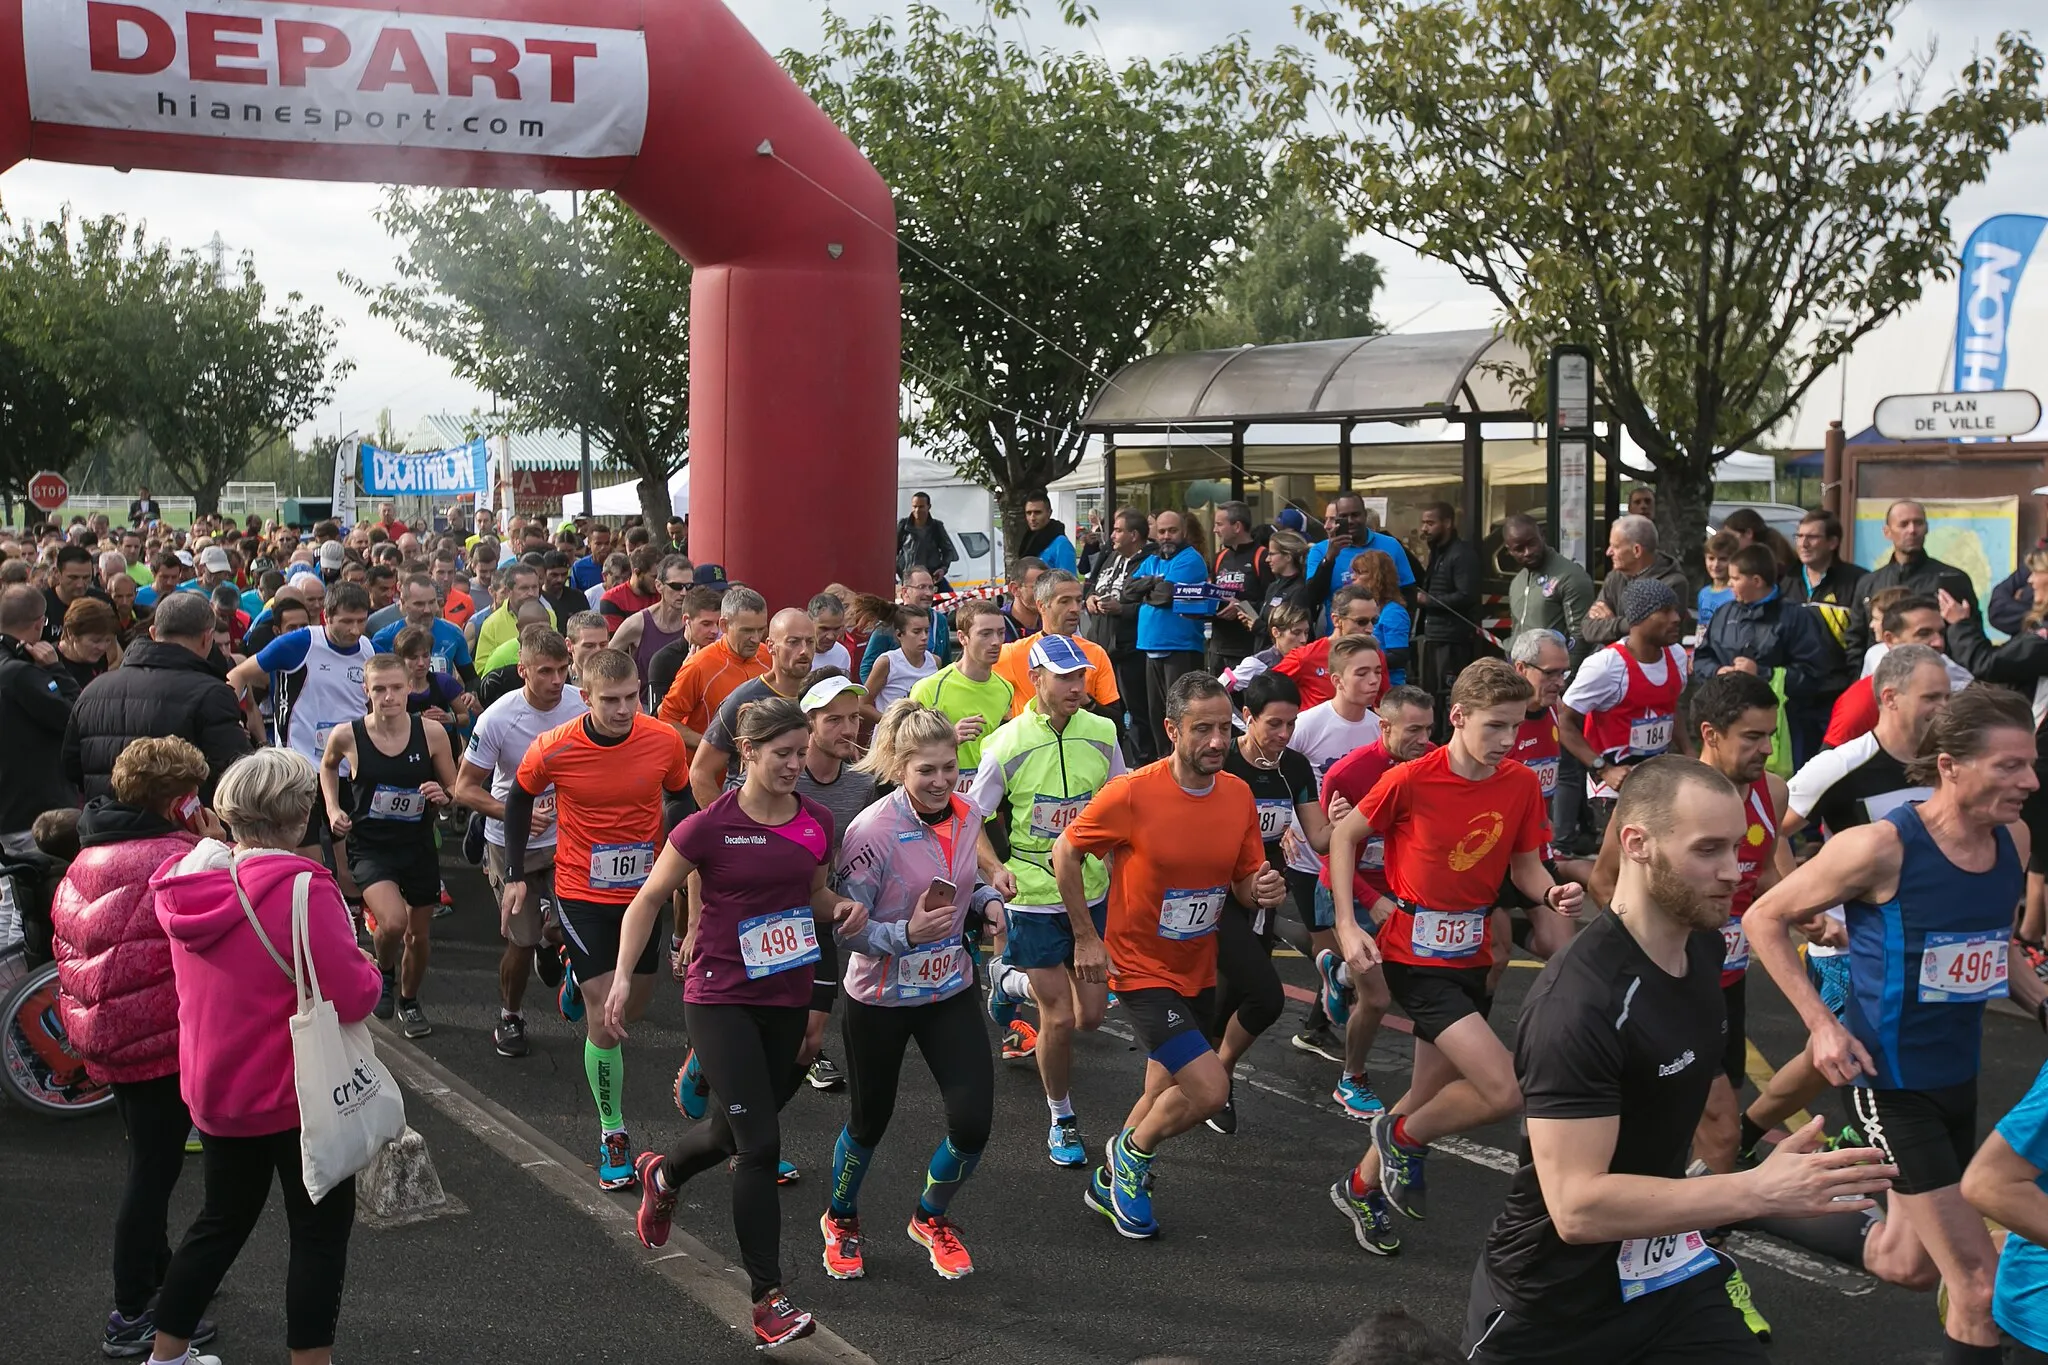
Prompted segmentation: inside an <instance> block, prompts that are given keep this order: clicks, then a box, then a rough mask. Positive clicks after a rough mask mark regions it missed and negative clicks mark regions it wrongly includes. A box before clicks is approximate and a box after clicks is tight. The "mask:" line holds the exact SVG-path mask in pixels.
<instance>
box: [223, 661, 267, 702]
mask: <svg viewBox="0 0 2048 1365" xmlns="http://www.w3.org/2000/svg"><path fill="white" fill-rule="evenodd" d="M228 686H229V687H232V688H234V689H235V690H236V691H237V692H246V693H248V694H249V695H250V696H252V697H260V696H262V695H263V694H264V693H265V692H268V691H269V690H270V674H268V673H266V672H265V671H264V670H263V665H262V664H260V663H258V662H257V661H256V658H255V656H254V655H251V656H250V657H249V658H246V659H244V660H242V662H240V663H238V664H236V665H235V666H234V667H233V668H231V669H229V670H228Z"/></svg>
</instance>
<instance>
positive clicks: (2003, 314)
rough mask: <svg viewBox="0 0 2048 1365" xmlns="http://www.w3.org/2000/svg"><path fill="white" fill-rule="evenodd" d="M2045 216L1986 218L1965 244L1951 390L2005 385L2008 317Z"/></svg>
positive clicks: (1986, 390)
mask: <svg viewBox="0 0 2048 1365" xmlns="http://www.w3.org/2000/svg"><path fill="white" fill-rule="evenodd" d="M2043 228H2048V218H2037V217H2034V216H2033V215H2031V214H2023V213H2001V214H1999V215H1998V216H1997V217H1996V218H1987V219H1985V220H1984V221H1983V222H1982V223H1980V224H1979V225H1978V227H1977V230H1976V231H1975V232H1973V233H1971V234H1970V240H1969V241H1968V242H1967V243H1965V244H1964V246H1963V263H1962V273H1961V276H1960V279H1959V280H1958V285H1959V289H1960V295H1961V297H1960V298H1959V299H1958V301H1957V305H1956V358H1955V387H1956V390H1957V391H1958V392H1960V393H1989V392H1992V391H1994V390H1997V389H2002V388H2004V387H2005V360H2006V354H2005V336H2006V319H2007V318H2008V317H2009V316H2010V315H2011V311H2012V292H2013V290H2015V289H2017V288H2019V283H2020V276H2021V275H2022V274H2023V273H2025V271H2026V268H2027V258H2028V257H2030V256H2032V255H2033V254H2034V244H2035V243H2036V242H2038V241H2040V240H2041V230H2042V229H2043Z"/></svg>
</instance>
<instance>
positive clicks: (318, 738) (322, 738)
mask: <svg viewBox="0 0 2048 1365" xmlns="http://www.w3.org/2000/svg"><path fill="white" fill-rule="evenodd" d="M340 724H341V722H340V721H338V720H330V721H321V722H317V723H315V724H314V726H313V742H314V743H315V744H318V745H319V746H320V752H321V753H323V754H324V753H326V752H327V737H328V736H329V735H331V734H333V733H334V731H335V729H336V728H337V727H338V726H339V725H340Z"/></svg>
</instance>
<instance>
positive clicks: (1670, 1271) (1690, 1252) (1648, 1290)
mask: <svg viewBox="0 0 2048 1365" xmlns="http://www.w3.org/2000/svg"><path fill="white" fill-rule="evenodd" d="M1720 1263H1721V1258H1720V1257H1719V1256H1717V1255H1715V1254H1714V1249H1713V1248H1712V1247H1710V1246H1708V1245H1707V1239H1706V1238H1704V1237H1702V1236H1700V1234H1698V1233H1697V1232H1674V1233H1668V1234H1666V1235H1665V1236H1662V1237H1636V1238H1632V1239H1631V1240H1629V1241H1626V1242H1623V1243H1622V1244H1621V1252H1620V1254H1619V1255H1617V1256H1616V1257H1615V1258H1614V1269H1615V1273H1616V1275H1617V1276H1618V1277H1619V1278H1620V1280H1621V1301H1622V1302H1623V1303H1630V1302H1633V1301H1634V1300H1636V1299H1640V1298H1641V1297H1642V1296H1643V1295H1645V1294H1654V1293H1656V1292H1657V1291H1658V1290H1660V1289H1669V1288H1670V1287H1671V1286H1672V1285H1674V1284H1680V1283H1683V1282H1684V1281H1686V1280H1689V1279H1691V1278H1692V1277H1693V1276H1695V1275H1702V1274H1705V1273H1706V1272H1707V1271H1709V1270H1712V1269H1713V1268H1714V1267H1715V1266H1717V1265H1719V1264H1720Z"/></svg>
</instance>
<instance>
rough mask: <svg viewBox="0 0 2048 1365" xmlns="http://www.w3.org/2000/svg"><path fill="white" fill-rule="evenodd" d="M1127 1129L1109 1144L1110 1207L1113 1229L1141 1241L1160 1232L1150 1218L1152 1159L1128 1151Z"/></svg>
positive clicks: (1128, 1136)
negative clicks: (1113, 1223)
mask: <svg viewBox="0 0 2048 1365" xmlns="http://www.w3.org/2000/svg"><path fill="white" fill-rule="evenodd" d="M1130 1136H1131V1134H1130V1130H1129V1129H1125V1130H1124V1131H1123V1132H1121V1133H1118V1134H1117V1135H1116V1138H1115V1139H1114V1140H1113V1141H1112V1142H1111V1143H1110V1144H1109V1208H1110V1217H1111V1220H1112V1221H1113V1222H1115V1224H1116V1230H1117V1231H1118V1232H1119V1233H1121V1234H1123V1235H1124V1236H1125V1237H1130V1238H1133V1239H1138V1240H1142V1239H1144V1238H1147V1237H1157V1236H1158V1235H1159V1224H1158V1222H1157V1221H1155V1220H1154V1219H1153V1217H1152V1158H1150V1157H1141V1156H1139V1155H1138V1154H1137V1153H1136V1152H1134V1151H1132V1150H1131V1144H1130Z"/></svg>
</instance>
